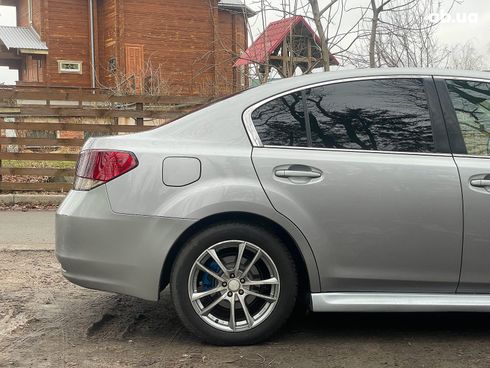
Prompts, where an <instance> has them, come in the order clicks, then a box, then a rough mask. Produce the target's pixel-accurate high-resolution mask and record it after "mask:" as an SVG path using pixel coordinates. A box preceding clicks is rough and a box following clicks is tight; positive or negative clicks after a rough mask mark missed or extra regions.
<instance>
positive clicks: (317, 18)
mask: <svg viewBox="0 0 490 368" xmlns="http://www.w3.org/2000/svg"><path fill="white" fill-rule="evenodd" d="M308 1H309V3H310V5H311V10H312V13H313V21H314V22H315V26H316V29H317V32H318V36H319V37H320V50H321V53H322V61H323V70H324V71H328V70H330V52H329V50H328V47H327V40H326V37H325V29H324V28H323V24H322V17H323V15H324V14H325V13H326V12H327V11H328V10H329V9H331V8H332V6H334V5H335V3H337V2H338V0H331V1H330V3H328V4H327V5H326V6H325V7H324V8H322V9H320V7H319V6H318V0H308Z"/></svg>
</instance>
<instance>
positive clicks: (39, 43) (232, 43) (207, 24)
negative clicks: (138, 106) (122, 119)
mask: <svg viewBox="0 0 490 368" xmlns="http://www.w3.org/2000/svg"><path fill="white" fill-rule="evenodd" d="M0 5H6V6H15V7H16V8H17V27H6V26H2V27H0V65H1V66H8V67H9V68H12V69H17V70H19V82H18V84H20V85H32V86H66V87H84V88H85V87H86V88H111V89H114V91H115V92H116V93H121V94H131V93H135V94H144V93H145V94H171V95H181V96H220V95H226V94H229V93H232V92H235V91H238V90H241V89H243V88H245V87H246V84H247V78H246V77H245V72H246V71H245V69H244V68H234V67H233V64H234V62H235V61H236V59H237V56H238V55H240V53H241V52H242V51H243V50H245V49H246V48H247V39H248V32H247V18H248V17H250V16H253V15H254V12H253V11H252V10H251V9H250V8H248V7H246V6H244V5H243V4H242V2H241V0H165V1H162V0H0Z"/></svg>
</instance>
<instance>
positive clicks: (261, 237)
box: [170, 222, 298, 345]
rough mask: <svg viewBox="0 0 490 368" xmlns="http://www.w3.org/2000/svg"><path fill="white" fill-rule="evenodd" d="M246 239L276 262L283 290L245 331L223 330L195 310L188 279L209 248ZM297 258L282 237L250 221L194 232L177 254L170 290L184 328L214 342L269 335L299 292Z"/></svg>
mask: <svg viewBox="0 0 490 368" xmlns="http://www.w3.org/2000/svg"><path fill="white" fill-rule="evenodd" d="M232 239H235V240H243V241H246V242H250V243H253V244H255V245H256V246H258V247H259V248H261V250H263V251H265V252H266V253H267V254H268V255H269V257H270V258H271V259H272V261H273V262H274V264H275V266H276V268H277V271H278V273H279V278H280V292H279V295H278V299H277V301H276V304H275V307H274V309H273V310H272V312H271V314H270V315H268V317H267V318H266V319H265V320H263V321H262V322H261V323H260V324H258V325H257V326H254V327H252V328H251V329H249V330H246V331H237V332H231V331H222V330H219V329H217V328H215V327H212V326H211V325H209V324H208V323H206V322H205V321H204V320H203V319H201V317H200V316H199V315H198V314H197V312H196V311H195V310H194V308H193V306H192V303H191V301H190V298H189V294H188V282H189V275H190V272H191V269H192V267H193V264H194V262H195V261H196V260H197V259H198V258H199V256H200V255H201V254H202V253H203V252H204V251H205V250H206V249H208V248H209V247H211V246H213V245H214V244H217V243H219V242H222V241H226V240H232ZM297 280H298V278H297V274H296V268H295V264H294V261H293V260H292V258H291V254H290V252H289V251H288V249H287V247H286V245H285V244H284V242H283V241H282V239H281V238H279V237H278V236H276V235H275V234H273V233H271V232H270V231H268V230H266V229H264V228H262V227H259V226H255V225H251V224H247V223H240V222H224V223H220V224H217V225H214V226H212V227H209V228H207V229H204V230H203V231H201V232H199V233H197V234H195V235H194V236H193V237H192V238H190V239H189V240H188V241H187V242H186V244H185V245H184V246H183V249H182V250H181V251H180V253H179V254H178V256H177V258H176V260H175V262H174V264H173V267H172V273H171V280H170V290H171V295H172V300H173V303H174V305H175V310H176V311H177V314H178V315H179V317H180V319H181V320H182V322H183V324H184V325H185V327H186V328H187V329H188V330H189V331H190V332H191V333H193V334H195V335H196V336H197V337H199V338H200V339H202V340H204V341H206V342H208V343H210V344H214V345H250V344H255V343H258V342H260V341H263V340H265V339H267V338H269V337H270V336H271V335H272V334H274V333H275V332H277V331H278V330H279V328H280V327H281V326H282V325H283V324H284V323H285V322H286V321H287V319H288V318H289V316H290V314H291V312H292V311H293V308H294V307H295V304H296V297H297V292H298V285H297Z"/></svg>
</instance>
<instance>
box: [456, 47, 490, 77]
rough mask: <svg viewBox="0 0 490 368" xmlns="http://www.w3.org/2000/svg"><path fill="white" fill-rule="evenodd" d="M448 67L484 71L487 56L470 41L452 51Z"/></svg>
mask: <svg viewBox="0 0 490 368" xmlns="http://www.w3.org/2000/svg"><path fill="white" fill-rule="evenodd" d="M489 46H490V44H489ZM447 66H448V67H449V68H454V69H466V70H482V69H484V68H485V56H484V55H483V54H482V53H481V52H480V51H478V50H477V48H476V47H475V45H474V44H473V42H472V41H468V42H466V43H464V44H458V45H455V46H454V47H453V48H452V49H451V51H450V56H449V61H448V65H447Z"/></svg>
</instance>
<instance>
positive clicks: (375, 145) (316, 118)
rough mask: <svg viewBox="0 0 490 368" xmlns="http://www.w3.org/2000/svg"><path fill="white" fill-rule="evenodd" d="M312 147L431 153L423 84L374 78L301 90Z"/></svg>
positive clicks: (429, 127)
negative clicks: (305, 102)
mask: <svg viewBox="0 0 490 368" xmlns="http://www.w3.org/2000/svg"><path fill="white" fill-rule="evenodd" d="M307 99H308V104H307V105H308V112H309V120H310V125H311V132H312V140H313V146H314V147H325V148H343V149H362V150H378V151H401V152H433V151H434V140H433V135H432V126H431V120H430V115H429V107H428V102H427V98H426V94H425V90H424V86H423V82H422V81H421V80H418V79H380V80H365V81H356V82H346V83H338V84H330V85H326V86H322V87H316V88H312V89H311V90H309V91H307Z"/></svg>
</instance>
